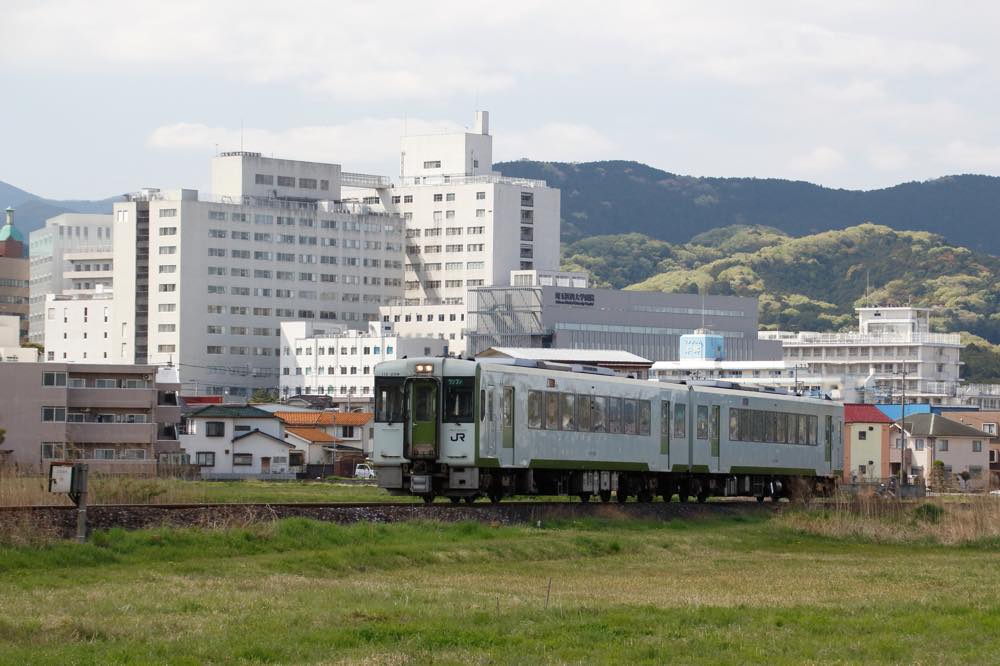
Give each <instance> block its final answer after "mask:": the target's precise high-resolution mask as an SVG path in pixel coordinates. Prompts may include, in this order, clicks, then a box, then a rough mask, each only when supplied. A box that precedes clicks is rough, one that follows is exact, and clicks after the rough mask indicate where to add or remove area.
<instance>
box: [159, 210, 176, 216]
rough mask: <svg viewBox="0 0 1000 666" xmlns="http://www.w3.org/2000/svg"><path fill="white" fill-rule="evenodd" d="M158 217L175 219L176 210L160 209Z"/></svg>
mask: <svg viewBox="0 0 1000 666" xmlns="http://www.w3.org/2000/svg"><path fill="white" fill-rule="evenodd" d="M160 217H177V209H176V208H161V209H160Z"/></svg>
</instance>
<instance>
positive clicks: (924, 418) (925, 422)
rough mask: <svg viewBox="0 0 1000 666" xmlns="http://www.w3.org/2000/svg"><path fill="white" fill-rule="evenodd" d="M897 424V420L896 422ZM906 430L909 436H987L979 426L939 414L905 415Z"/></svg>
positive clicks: (984, 437) (983, 437) (982, 437)
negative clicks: (974, 426) (969, 424)
mask: <svg viewBox="0 0 1000 666" xmlns="http://www.w3.org/2000/svg"><path fill="white" fill-rule="evenodd" d="M896 425H899V422H898V421H897V422H896ZM905 427H906V432H908V433H909V434H910V436H911V437H973V438H981V439H986V438H987V437H989V435H987V434H986V433H984V432H983V431H982V430H980V429H979V428H973V427H972V426H968V425H965V424H964V423H959V422H958V421H952V420H951V419H949V418H945V417H944V416H941V415H940V414H914V415H913V416H907V417H906V422H905Z"/></svg>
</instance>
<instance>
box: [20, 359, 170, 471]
mask: <svg viewBox="0 0 1000 666" xmlns="http://www.w3.org/2000/svg"><path fill="white" fill-rule="evenodd" d="M0 387H2V388H0V392H2V393H3V404H4V409H3V410H0V428H3V429H4V430H5V431H6V434H5V438H4V442H3V449H4V450H5V451H6V452H7V455H6V456H5V458H6V464H10V465H16V466H18V467H19V468H23V469H28V470H44V467H45V465H46V464H47V463H48V462H49V461H52V460H86V461H87V462H88V463H90V466H91V469H92V470H95V471H109V472H110V471H114V472H132V473H138V474H152V473H155V471H156V460H157V458H158V457H159V456H161V455H162V456H167V455H170V454H173V453H177V452H179V450H180V449H179V446H178V439H177V424H178V423H179V421H180V409H179V407H178V405H177V392H178V390H179V389H180V384H179V381H178V377H177V370H176V368H160V367H156V366H152V365H140V366H126V365H110V364H90V363H76V364H74V363H59V362H54V363H0Z"/></svg>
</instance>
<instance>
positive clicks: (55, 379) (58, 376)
mask: <svg viewBox="0 0 1000 666" xmlns="http://www.w3.org/2000/svg"><path fill="white" fill-rule="evenodd" d="M42 386H66V373H65V372H45V373H42Z"/></svg>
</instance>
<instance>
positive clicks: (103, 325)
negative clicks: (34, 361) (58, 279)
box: [43, 291, 114, 363]
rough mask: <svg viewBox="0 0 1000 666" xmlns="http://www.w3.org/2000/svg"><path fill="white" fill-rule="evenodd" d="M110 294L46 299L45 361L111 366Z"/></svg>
mask: <svg viewBox="0 0 1000 666" xmlns="http://www.w3.org/2000/svg"><path fill="white" fill-rule="evenodd" d="M113 299H114V296H113V294H112V292H111V291H107V292H102V291H96V292H94V293H75V294H74V293H66V292H64V293H62V294H46V296H45V319H44V324H45V327H44V329H43V331H44V338H45V360H46V361H63V362H66V363H110V362H111V358H112V355H111V325H112V308H113V307H114V300H113Z"/></svg>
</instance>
